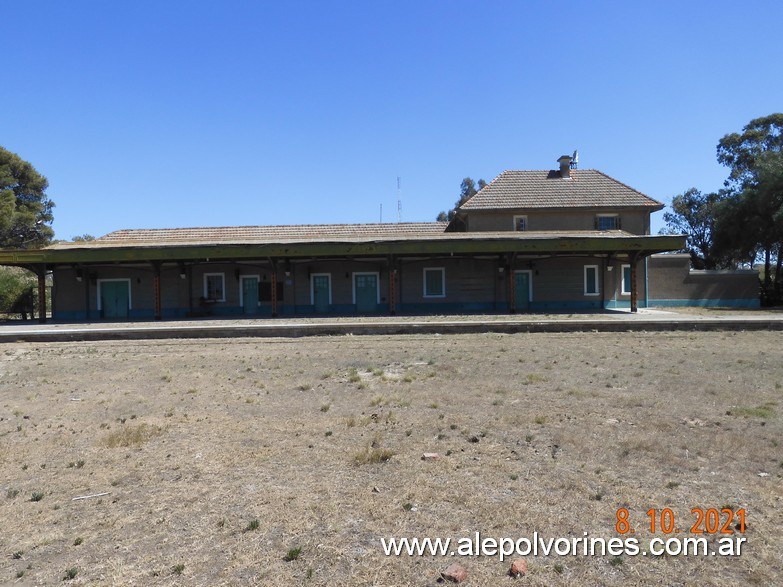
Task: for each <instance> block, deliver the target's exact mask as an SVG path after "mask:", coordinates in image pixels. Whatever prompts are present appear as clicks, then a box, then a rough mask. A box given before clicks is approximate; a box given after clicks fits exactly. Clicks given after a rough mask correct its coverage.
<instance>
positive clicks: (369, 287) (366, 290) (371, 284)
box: [354, 273, 378, 313]
mask: <svg viewBox="0 0 783 587" xmlns="http://www.w3.org/2000/svg"><path fill="white" fill-rule="evenodd" d="M354 292H355V294H356V311H357V312H362V313H363V312H375V311H377V310H378V276H377V275H375V274H374V273H357V274H356V275H355V276H354Z"/></svg>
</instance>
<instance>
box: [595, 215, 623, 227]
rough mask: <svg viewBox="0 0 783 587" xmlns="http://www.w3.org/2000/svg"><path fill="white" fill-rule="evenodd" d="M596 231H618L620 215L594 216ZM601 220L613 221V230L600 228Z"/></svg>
mask: <svg viewBox="0 0 783 587" xmlns="http://www.w3.org/2000/svg"><path fill="white" fill-rule="evenodd" d="M595 217H596V229H597V230H620V215H619V214H596V215H595ZM601 218H612V219H614V221H615V222H614V223H615V226H614V228H601Z"/></svg>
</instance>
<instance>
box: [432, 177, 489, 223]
mask: <svg viewBox="0 0 783 587" xmlns="http://www.w3.org/2000/svg"><path fill="white" fill-rule="evenodd" d="M486 185H487V182H486V181H484V180H483V179H480V180H478V182H475V181H473V180H472V179H471V178H469V177H466V178H465V179H463V180H462V184H460V193H459V198H458V199H457V201H456V202H455V203H454V207H453V208H452V209H451V210H449V211H448V212H440V213H439V214H438V217H437V218H436V220H438V221H439V222H446V221H451V219H452V218H454V215H455V214H456V213H457V208H459V207H460V206H462V204H464V203H465V202H467V201H468V200H469V199H470V198H472V197H473V196H475V195H476V194H477V193H479V191H481V190H482V189H484V186H486Z"/></svg>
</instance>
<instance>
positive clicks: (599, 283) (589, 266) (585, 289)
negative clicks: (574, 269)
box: [584, 265, 601, 296]
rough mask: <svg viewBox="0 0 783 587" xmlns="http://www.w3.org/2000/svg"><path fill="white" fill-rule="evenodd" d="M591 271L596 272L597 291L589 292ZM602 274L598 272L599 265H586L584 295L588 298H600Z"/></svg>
mask: <svg viewBox="0 0 783 587" xmlns="http://www.w3.org/2000/svg"><path fill="white" fill-rule="evenodd" d="M590 269H593V270H594V271H595V291H587V273H588V271H589V270H590ZM600 275H601V274H600V273H599V271H598V265H585V268H584V295H586V296H598V295H601V282H600V280H599V277H600Z"/></svg>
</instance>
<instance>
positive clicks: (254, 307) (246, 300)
mask: <svg viewBox="0 0 783 587" xmlns="http://www.w3.org/2000/svg"><path fill="white" fill-rule="evenodd" d="M242 312H243V313H245V314H258V277H248V276H245V277H242Z"/></svg>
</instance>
